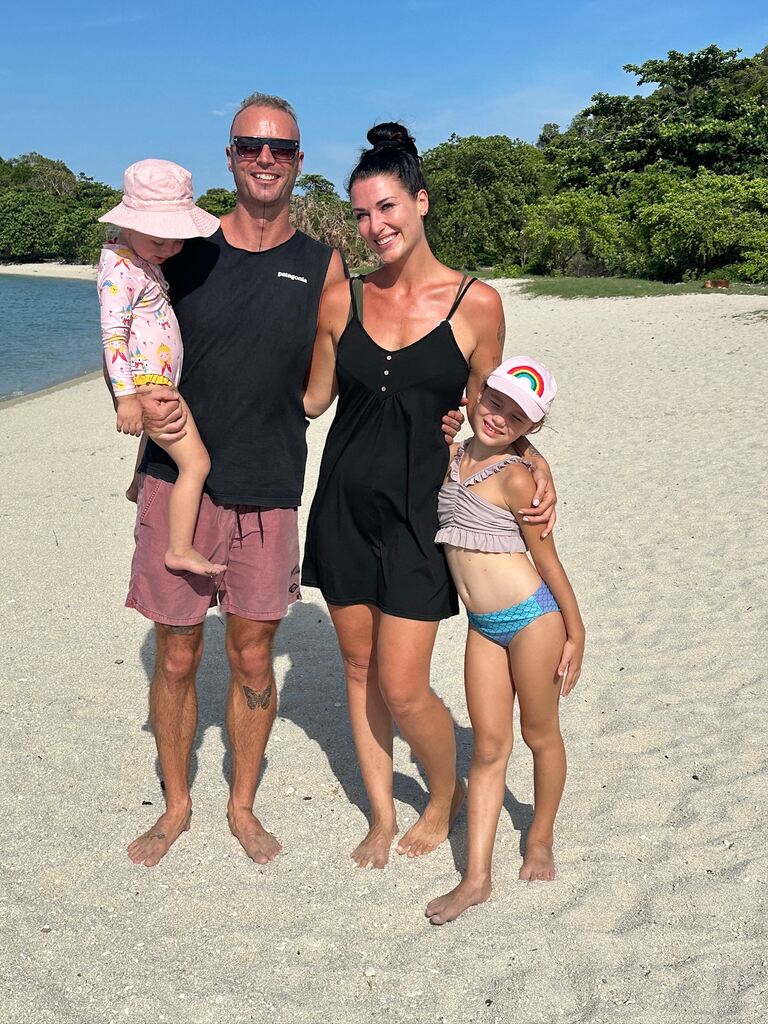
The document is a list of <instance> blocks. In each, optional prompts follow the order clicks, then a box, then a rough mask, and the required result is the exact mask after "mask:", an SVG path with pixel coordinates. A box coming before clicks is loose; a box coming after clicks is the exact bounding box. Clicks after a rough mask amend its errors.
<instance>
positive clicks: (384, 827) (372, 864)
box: [350, 821, 397, 868]
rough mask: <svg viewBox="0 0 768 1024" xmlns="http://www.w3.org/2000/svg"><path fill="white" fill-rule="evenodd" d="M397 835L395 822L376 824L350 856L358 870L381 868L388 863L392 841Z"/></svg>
mask: <svg viewBox="0 0 768 1024" xmlns="http://www.w3.org/2000/svg"><path fill="white" fill-rule="evenodd" d="M396 835H397V822H396V821H394V822H392V823H391V824H389V823H385V822H376V823H375V824H373V825H371V827H370V829H369V830H368V835H367V836H366V837H365V839H364V840H363V841H362V843H360V845H359V846H356V847H355V849H354V850H353V851H352V853H351V854H350V857H351V858H352V860H353V861H354V862H355V864H357V866H358V867H359V868H383V867H385V866H386V864H387V862H388V861H389V851H390V848H391V846H392V840H393V839H394V838H395V836H396Z"/></svg>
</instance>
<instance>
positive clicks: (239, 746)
mask: <svg viewBox="0 0 768 1024" xmlns="http://www.w3.org/2000/svg"><path fill="white" fill-rule="evenodd" d="M279 625H280V620H274V621H268V622H262V621H257V620H253V619H244V618H242V617H241V616H239V615H233V614H229V615H227V641H226V642H227V657H228V658H229V665H230V669H231V673H232V679H231V683H230V688H229V700H228V703H227V732H228V733H229V742H230V746H231V749H232V788H231V791H230V796H229V804H228V805H227V820H228V821H229V827H230V829H231V831H232V834H233V835H234V836H235V838H236V839H237V840H238V841H239V842H240V844H241V846H242V847H243V849H244V850H245V852H246V853H247V854H248V856H249V857H250V858H251V860H253V861H255V862H256V863H257V864H267V863H268V862H269V861H271V860H274V859H275V857H276V856H277V855H278V853H279V852H280V850H281V849H282V847H281V845H280V843H279V842H278V841H277V839H276V838H275V837H274V836H273V835H272V833H271V832H267V831H266V829H265V828H264V827H263V825H262V824H261V822H260V821H259V819H258V818H257V817H255V815H254V813H253V801H254V798H255V796H256V785H257V783H258V781H259V772H260V771H261V764H262V761H263V759H264V750H265V748H266V746H267V740H268V739H269V733H270V730H271V729H272V723H273V722H274V720H275V711H276V709H277V691H276V689H275V677H274V673H273V671H272V643H273V641H274V638H275V633H276V632H277V627H278V626H279Z"/></svg>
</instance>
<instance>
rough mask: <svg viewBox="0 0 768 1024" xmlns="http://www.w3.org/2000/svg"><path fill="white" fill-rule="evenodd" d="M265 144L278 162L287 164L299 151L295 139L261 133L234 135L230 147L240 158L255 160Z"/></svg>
mask: <svg viewBox="0 0 768 1024" xmlns="http://www.w3.org/2000/svg"><path fill="white" fill-rule="evenodd" d="M265 146H267V147H268V148H269V151H270V153H271V154H272V159H273V160H274V161H275V163H278V164H289V163H290V162H291V161H292V160H293V158H294V157H295V156H296V154H297V153H298V151H299V143H298V141H297V140H296V139H270V138H268V137H267V136H261V135H235V136H233V138H232V148H233V149H234V151H235V153H237V156H238V159H240V160H257V159H258V158H259V156H260V155H261V151H262V149H264V147H265Z"/></svg>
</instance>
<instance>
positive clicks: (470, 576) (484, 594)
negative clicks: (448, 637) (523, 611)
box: [443, 544, 541, 613]
mask: <svg viewBox="0 0 768 1024" xmlns="http://www.w3.org/2000/svg"><path fill="white" fill-rule="evenodd" d="M443 548H444V550H445V557H446V558H447V560H448V566H449V568H450V570H451V575H452V576H453V582H454V583H455V584H456V590H457V591H458V593H459V597H460V598H461V600H462V601H463V602H464V604H465V605H466V607H467V608H468V609H469V611H471V612H480V613H482V612H496V611H499V610H500V609H502V608H509V607H510V606H511V605H513V604H519V603H520V601H524V600H525V599H526V598H527V597H530V596H531V594H534V593H535V592H536V591H537V590H538V588H539V585H540V584H541V577H540V576H539V574H538V573H537V572H536V569H535V568H534V567H533V565H532V564H531V562H530V560H529V558H528V556H527V555H526V554H523V553H519V552H515V553H510V554H499V553H498V552H486V551H468V550H467V549H466V548H455V547H453V546H452V545H451V544H444V545H443Z"/></svg>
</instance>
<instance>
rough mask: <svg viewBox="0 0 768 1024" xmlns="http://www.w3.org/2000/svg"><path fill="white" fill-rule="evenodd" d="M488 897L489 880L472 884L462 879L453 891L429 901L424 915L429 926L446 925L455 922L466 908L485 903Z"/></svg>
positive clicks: (489, 892)
mask: <svg viewBox="0 0 768 1024" xmlns="http://www.w3.org/2000/svg"><path fill="white" fill-rule="evenodd" d="M490 895H491V880H490V878H488V879H485V880H484V881H482V882H473V881H469V879H466V878H464V879H462V881H461V882H459V884H458V885H457V886H456V888H455V889H451V891H450V892H447V893H446V894H445V895H444V896H438V897H437V899H436V900H431V901H430V902H429V903H428V904H427V909H426V910H425V911H424V913H425V915H426V916H427V917H428V918H429V923H430V924H446V922H448V921H455V920H456V918H457V917H458V916H459V915H460V914H463V913H464V911H465V910H466V909H467V907H476V906H477V905H478V903H485V902H486V900H487V899H488V897H489V896H490Z"/></svg>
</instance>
